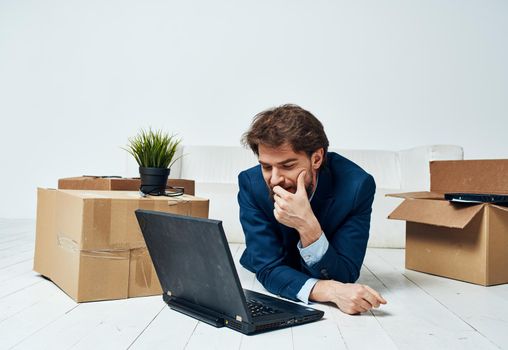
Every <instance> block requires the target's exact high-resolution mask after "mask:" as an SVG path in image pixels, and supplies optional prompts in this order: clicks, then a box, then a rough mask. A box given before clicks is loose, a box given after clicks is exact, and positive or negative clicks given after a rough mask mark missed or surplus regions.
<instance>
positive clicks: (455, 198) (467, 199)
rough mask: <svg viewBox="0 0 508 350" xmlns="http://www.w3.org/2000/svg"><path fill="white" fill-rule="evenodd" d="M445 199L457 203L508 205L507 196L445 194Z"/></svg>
mask: <svg viewBox="0 0 508 350" xmlns="http://www.w3.org/2000/svg"><path fill="white" fill-rule="evenodd" d="M445 199H447V200H449V201H450V202H458V203H495V204H508V196H505V195H500V194H488V193H445Z"/></svg>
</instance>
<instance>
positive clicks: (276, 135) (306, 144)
mask: <svg viewBox="0 0 508 350" xmlns="http://www.w3.org/2000/svg"><path fill="white" fill-rule="evenodd" d="M242 143H243V144H244V145H245V146H248V147H250V149H252V151H253V152H254V153H255V154H256V155H257V156H259V145H260V144H262V145H265V146H268V147H271V148H276V147H280V146H282V145H283V144H285V143H288V144H289V145H290V146H291V147H292V148H293V151H295V152H297V153H298V152H305V153H306V154H307V155H308V156H309V158H310V156H312V154H313V153H314V152H315V151H316V150H318V149H319V148H323V149H324V151H325V152H324V158H323V165H324V163H325V161H326V151H327V150H328V145H329V143H328V138H327V137H326V134H325V131H324V128H323V124H321V122H320V121H319V120H318V119H317V118H316V117H315V116H313V115H312V113H310V112H309V111H306V110H305V109H303V108H302V107H300V106H297V105H293V104H286V105H282V106H280V107H275V108H271V109H267V110H265V111H263V112H261V113H258V114H257V115H256V116H255V117H254V119H253V121H252V124H251V126H250V129H249V130H248V131H247V132H246V133H244V134H243V136H242Z"/></svg>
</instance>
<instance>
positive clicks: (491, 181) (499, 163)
mask: <svg viewBox="0 0 508 350" xmlns="http://www.w3.org/2000/svg"><path fill="white" fill-rule="evenodd" d="M430 190H431V191H432V192H442V193H447V192H463V193H492V194H508V159H485V160H447V161H432V162H430Z"/></svg>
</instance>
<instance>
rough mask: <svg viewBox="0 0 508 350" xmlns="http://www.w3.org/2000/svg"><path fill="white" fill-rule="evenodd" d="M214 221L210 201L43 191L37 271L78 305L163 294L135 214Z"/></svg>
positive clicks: (126, 193) (120, 193)
mask: <svg viewBox="0 0 508 350" xmlns="http://www.w3.org/2000/svg"><path fill="white" fill-rule="evenodd" d="M138 208H141V209H150V210H157V211H165V212H170V213H175V214H181V215H189V216H196V217H202V218H206V217H208V200H207V199H202V198H197V197H193V196H189V195H182V196H179V197H163V196H161V197H151V196H149V197H146V198H142V197H140V195H139V193H138V192H134V191H85V190H55V189H44V188H39V189H38V192H37V226H36V238H35V257H34V270H35V271H37V272H39V273H40V274H41V275H43V276H45V277H47V278H49V279H51V280H52V281H53V282H54V283H55V284H56V285H58V286H59V287H60V288H61V289H62V290H63V291H65V292H66V293H67V294H68V295H69V296H70V297H71V298H73V299H74V300H75V301H77V302H82V301H93V300H107V299H123V298H128V297H134V296H145V295H155V294H160V293H162V291H161V287H160V283H159V280H158V278H157V275H156V272H155V269H154V267H153V265H152V261H151V259H150V255H149V253H148V251H147V248H146V245H145V241H144V239H143V235H142V233H141V230H140V228H139V225H138V222H137V219H136V216H135V213H134V211H135V210H136V209H138Z"/></svg>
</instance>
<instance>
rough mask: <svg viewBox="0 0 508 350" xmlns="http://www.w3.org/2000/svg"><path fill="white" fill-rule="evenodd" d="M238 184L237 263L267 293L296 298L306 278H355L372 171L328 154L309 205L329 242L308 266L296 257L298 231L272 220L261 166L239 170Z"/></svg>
mask: <svg viewBox="0 0 508 350" xmlns="http://www.w3.org/2000/svg"><path fill="white" fill-rule="evenodd" d="M238 183H239V187H240V191H239V193H238V203H239V204H240V221H241V224H242V227H243V231H244V234H245V241H246V245H247V248H246V249H245V251H244V253H243V255H242V257H241V259H240V263H241V264H242V265H243V266H244V267H245V268H247V269H248V270H250V271H252V272H254V273H256V277H257V279H258V280H259V282H261V284H262V285H263V286H264V287H265V288H266V289H267V290H268V291H270V292H271V293H274V294H277V295H280V296H283V297H286V298H289V299H293V300H297V298H296V295H297V294H298V292H299V291H300V289H301V288H302V286H303V284H304V283H305V282H306V281H307V280H308V279H309V278H310V277H314V278H317V279H333V280H337V281H341V282H348V283H351V282H354V281H356V280H357V279H358V277H359V275H360V267H361V265H362V262H363V258H364V256H365V250H366V249H367V241H368V238H369V227H370V214H371V212H372V201H373V200H374V192H375V189H376V184H375V182H374V179H373V178H372V176H371V175H369V174H368V173H366V172H365V171H364V170H363V169H362V168H360V167H359V166H358V165H356V164H355V163H353V162H351V161H350V160H348V159H346V158H344V157H342V156H340V155H338V154H336V153H332V152H330V153H328V154H327V161H326V165H325V166H324V167H323V168H321V170H320V171H319V180H318V186H317V188H316V191H315V193H314V197H313V198H312V201H311V207H312V210H313V212H314V215H315V216H316V218H317V219H318V221H319V223H320V224H321V228H322V230H323V232H324V234H325V235H326V237H327V239H328V241H329V243H330V245H329V248H328V250H327V252H326V253H325V255H324V256H323V257H322V259H321V260H320V261H319V262H318V263H316V264H314V265H312V267H308V266H307V265H306V264H305V262H304V261H303V259H302V258H301V256H300V252H299V251H298V248H297V243H298V241H299V239H300V237H299V235H298V232H297V231H296V230H295V229H293V228H290V227H287V226H285V225H283V224H280V223H279V222H278V221H277V220H275V217H274V215H273V202H272V200H271V199H270V197H269V192H268V187H267V185H266V183H265V181H264V179H263V176H262V173H261V167H260V166H259V165H257V166H255V167H253V168H250V169H247V170H245V171H243V172H241V173H240V175H239V176H238Z"/></svg>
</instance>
